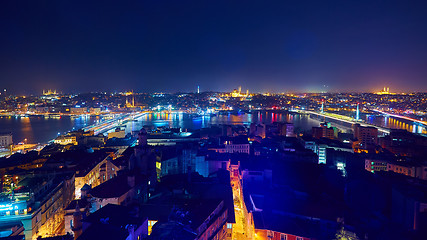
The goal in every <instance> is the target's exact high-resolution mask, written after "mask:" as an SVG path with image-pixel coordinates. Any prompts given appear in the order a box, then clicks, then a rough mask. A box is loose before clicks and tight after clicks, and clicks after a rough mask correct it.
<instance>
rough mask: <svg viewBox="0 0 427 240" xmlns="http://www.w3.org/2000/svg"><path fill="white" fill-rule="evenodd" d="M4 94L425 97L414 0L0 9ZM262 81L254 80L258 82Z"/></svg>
mask: <svg viewBox="0 0 427 240" xmlns="http://www.w3.org/2000/svg"><path fill="white" fill-rule="evenodd" d="M0 9H1V10H0V11H1V14H0V16H1V17H0V19H1V21H0V22H1V23H0V26H1V29H2V36H3V37H2V39H1V40H0V46H1V50H2V51H1V54H0V56H1V58H2V64H1V66H0V81H1V83H2V86H1V87H2V88H7V89H8V91H10V93H16V94H38V93H40V92H41V91H42V90H43V89H57V90H58V91H62V92H93V91H107V92H113V91H125V90H128V89H133V90H135V91H137V92H159V91H164V92H193V91H195V88H196V87H197V86H198V85H200V91H202V92H203V91H206V90H211V91H228V90H231V89H234V88H236V87H237V86H242V88H244V89H250V90H251V91H252V92H276V93H280V92H339V91H342V92H375V91H378V90H380V89H382V88H383V87H384V86H387V87H390V89H393V90H395V92H425V91H427V86H426V84H425V79H426V76H427V70H426V69H425V68H424V67H423V63H424V61H425V59H427V55H426V53H427V51H425V50H426V49H425V44H424V43H425V42H426V40H427V34H426V33H425V32H423V31H422V29H424V27H425V24H426V23H427V14H425V10H424V9H426V3H425V2H422V1H415V2H412V3H411V4H404V3H401V2H399V1H387V2H386V3H385V2H379V1H374V2H373V1H357V2H356V3H353V2H351V1H345V2H344V1H338V2H333V3H331V4H325V3H323V2H318V1H303V2H291V3H289V2H272V3H269V4H262V5H261V4H259V3H257V2H255V1H249V2H248V1H246V2H245V3H244V4H242V3H241V2H232V3H231V2H228V1H215V3H213V2H212V3H209V2H207V3H206V2H204V3H202V2H198V3H194V2H191V1H188V2H182V1H180V2H179V3H178V2H170V1H166V2H147V1H141V2H125V3H121V4H120V5H119V4H115V3H114V2H110V1H107V2H105V3H104V4H102V5H99V4H97V3H96V2H85V3H83V2H73V3H66V2H49V3H43V4H42V3H39V2H32V1H29V2H24V3H22V2H21V3H17V2H3V3H1V8H0ZM260 83H262V84H260Z"/></svg>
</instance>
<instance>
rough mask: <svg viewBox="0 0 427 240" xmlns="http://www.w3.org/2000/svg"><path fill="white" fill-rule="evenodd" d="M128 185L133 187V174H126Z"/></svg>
mask: <svg viewBox="0 0 427 240" xmlns="http://www.w3.org/2000/svg"><path fill="white" fill-rule="evenodd" d="M128 185H129V187H131V188H133V187H135V176H132V175H128Z"/></svg>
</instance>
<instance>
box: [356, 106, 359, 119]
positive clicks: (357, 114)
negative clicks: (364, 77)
mask: <svg viewBox="0 0 427 240" xmlns="http://www.w3.org/2000/svg"><path fill="white" fill-rule="evenodd" d="M359 118H360V117H359V103H357V109H356V121H359Z"/></svg>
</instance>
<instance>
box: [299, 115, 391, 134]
mask: <svg viewBox="0 0 427 240" xmlns="http://www.w3.org/2000/svg"><path fill="white" fill-rule="evenodd" d="M295 111H296V112H299V113H305V114H312V115H316V116H320V117H324V118H329V119H333V120H335V121H338V122H343V123H348V124H355V123H358V124H360V126H363V127H375V128H378V131H379V132H382V133H385V134H390V130H389V129H388V128H384V127H380V126H377V125H372V124H368V123H364V122H360V121H356V120H355V119H353V118H351V117H349V116H344V115H340V114H335V113H320V112H314V111H307V110H295Z"/></svg>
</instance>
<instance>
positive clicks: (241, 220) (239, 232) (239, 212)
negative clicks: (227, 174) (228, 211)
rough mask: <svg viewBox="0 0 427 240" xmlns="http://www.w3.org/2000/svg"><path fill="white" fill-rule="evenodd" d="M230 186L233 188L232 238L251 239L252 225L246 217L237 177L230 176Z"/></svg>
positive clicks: (238, 239)
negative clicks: (233, 220) (233, 218)
mask: <svg viewBox="0 0 427 240" xmlns="http://www.w3.org/2000/svg"><path fill="white" fill-rule="evenodd" d="M231 187H232V189H233V199H234V215H235V219H236V224H234V226H233V236H232V238H233V240H243V239H253V236H254V227H253V226H252V224H251V221H250V220H249V219H248V213H247V209H246V206H245V202H244V199H243V192H242V187H241V184H240V180H239V178H237V177H231Z"/></svg>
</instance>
